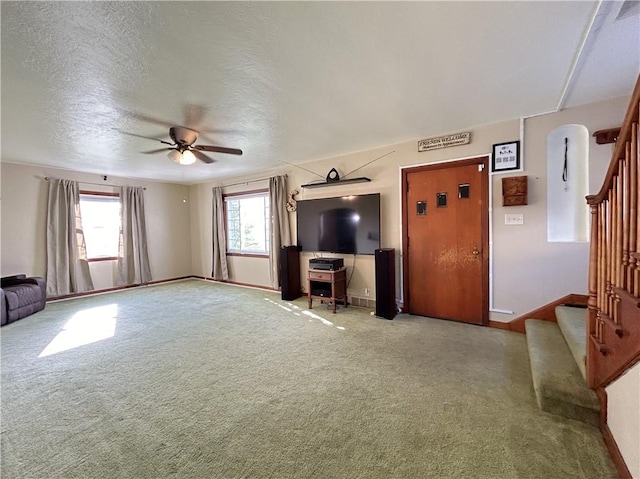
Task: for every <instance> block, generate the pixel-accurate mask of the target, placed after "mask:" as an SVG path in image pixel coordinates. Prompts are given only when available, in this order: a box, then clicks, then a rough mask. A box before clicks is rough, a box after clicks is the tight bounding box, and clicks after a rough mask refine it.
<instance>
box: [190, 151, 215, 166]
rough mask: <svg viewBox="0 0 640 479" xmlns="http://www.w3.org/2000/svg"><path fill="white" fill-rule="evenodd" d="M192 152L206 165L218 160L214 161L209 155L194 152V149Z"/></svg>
mask: <svg viewBox="0 0 640 479" xmlns="http://www.w3.org/2000/svg"><path fill="white" fill-rule="evenodd" d="M190 151H191V153H193V154H194V155H195V157H196V158H197V159H199V160H200V161H202V162H204V163H213V162H214V161H216V160H214V159H212V158H209V157H208V156H207V155H205V154H204V153H202V152H201V151H198V150H194V149H192V150H190Z"/></svg>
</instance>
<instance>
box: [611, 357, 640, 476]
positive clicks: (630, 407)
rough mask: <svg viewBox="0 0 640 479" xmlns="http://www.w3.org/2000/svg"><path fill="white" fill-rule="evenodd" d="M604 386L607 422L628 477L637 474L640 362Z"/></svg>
mask: <svg viewBox="0 0 640 479" xmlns="http://www.w3.org/2000/svg"><path fill="white" fill-rule="evenodd" d="M606 389H607V424H608V425H609V429H610V430H611V434H613V437H614V439H615V440H616V444H617V445H618V449H619V450H620V454H622V457H623V458H624V462H625V463H626V464H627V468H628V469H629V472H630V473H631V477H634V478H640V363H639V364H636V365H635V366H634V367H633V368H631V369H630V370H629V371H627V372H626V373H625V374H624V375H623V376H622V377H620V378H619V379H618V380H617V381H616V382H614V383H613V384H611V385H609V386H607V388H606Z"/></svg>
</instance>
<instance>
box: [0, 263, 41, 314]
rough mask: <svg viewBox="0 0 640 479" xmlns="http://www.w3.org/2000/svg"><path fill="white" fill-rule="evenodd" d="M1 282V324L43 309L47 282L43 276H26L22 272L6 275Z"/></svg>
mask: <svg viewBox="0 0 640 479" xmlns="http://www.w3.org/2000/svg"><path fill="white" fill-rule="evenodd" d="M0 282H1V283H2V284H1V285H2V289H1V290H0V291H2V298H1V299H2V311H1V315H2V318H1V319H2V324H1V325H2V326H4V325H5V324H9V323H12V322H13V321H17V320H18V319H22V318H24V317H25V316H29V315H30V314H33V313H35V312H37V311H40V310H42V309H44V306H45V304H46V302H47V283H46V281H45V280H44V278H40V277H33V278H27V277H26V276H25V275H24V274H18V275H16V276H7V277H5V278H2V279H1V280H0Z"/></svg>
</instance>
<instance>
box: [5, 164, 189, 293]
mask: <svg viewBox="0 0 640 479" xmlns="http://www.w3.org/2000/svg"><path fill="white" fill-rule="evenodd" d="M0 172H1V174H2V216H1V223H2V229H1V234H2V236H1V241H2V242H1V253H2V254H1V264H0V269H1V273H2V275H4V276H6V275H11V274H17V273H26V274H29V275H38V276H46V239H45V233H46V215H47V206H46V201H47V199H46V196H47V182H46V181H44V180H43V178H44V177H45V176H50V177H54V178H65V179H70V180H77V181H79V182H80V187H81V188H82V189H88V190H94V191H115V190H114V188H113V187H105V186H102V185H100V186H98V185H89V184H85V183H83V181H87V182H91V183H99V182H101V181H102V177H101V176H99V175H89V174H83V173H76V172H71V171H63V170H56V169H52V168H42V167H32V166H23V165H15V164H11V163H4V162H3V163H2V165H1V168H0ZM108 183H109V184H116V185H131V186H144V187H146V191H145V194H144V198H145V212H146V223H147V235H148V248H149V261H150V264H151V274H152V277H153V279H154V280H161V279H167V278H175V277H181V276H188V275H190V274H191V244H190V241H189V237H190V234H191V226H190V218H189V200H188V197H187V196H188V189H187V188H186V187H182V186H179V185H172V184H168V183H158V182H151V181H141V180H133V179H131V180H130V179H126V178H116V177H109V178H108ZM183 199H186V200H187V201H186V202H183ZM90 269H91V275H92V279H93V281H94V286H95V287H96V289H105V288H111V287H113V286H114V285H115V262H114V261H105V262H96V263H91V266H90Z"/></svg>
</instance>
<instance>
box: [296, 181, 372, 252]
mask: <svg viewBox="0 0 640 479" xmlns="http://www.w3.org/2000/svg"><path fill="white" fill-rule="evenodd" d="M296 223H297V235H298V246H300V247H301V249H302V251H322V252H327V253H343V254H374V252H375V250H376V249H379V248H380V193H374V194H369V195H352V196H340V197H337V198H319V199H314V200H300V201H298V208H297V221H296Z"/></svg>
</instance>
